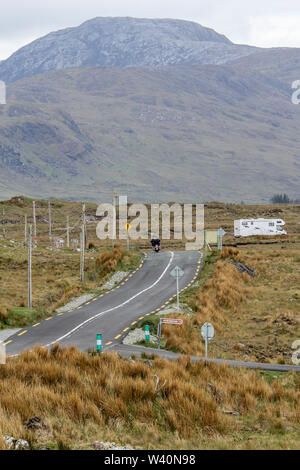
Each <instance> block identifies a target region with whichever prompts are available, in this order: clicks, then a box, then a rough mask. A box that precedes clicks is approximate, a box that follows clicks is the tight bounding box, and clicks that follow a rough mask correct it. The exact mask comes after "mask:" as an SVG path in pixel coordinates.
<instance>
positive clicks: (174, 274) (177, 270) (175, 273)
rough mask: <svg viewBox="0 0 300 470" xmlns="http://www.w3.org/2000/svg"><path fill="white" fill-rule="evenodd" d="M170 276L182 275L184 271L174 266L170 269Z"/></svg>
mask: <svg viewBox="0 0 300 470" xmlns="http://www.w3.org/2000/svg"><path fill="white" fill-rule="evenodd" d="M171 276H173V277H183V276H184V271H183V270H182V269H181V268H180V267H179V266H176V268H174V269H173V271H171Z"/></svg>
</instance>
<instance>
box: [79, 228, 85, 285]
mask: <svg viewBox="0 0 300 470" xmlns="http://www.w3.org/2000/svg"><path fill="white" fill-rule="evenodd" d="M84 251H85V243H84V224H82V231H81V234H80V282H84V261H85V260H84V258H85V257H84Z"/></svg>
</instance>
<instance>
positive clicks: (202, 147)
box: [0, 50, 300, 202]
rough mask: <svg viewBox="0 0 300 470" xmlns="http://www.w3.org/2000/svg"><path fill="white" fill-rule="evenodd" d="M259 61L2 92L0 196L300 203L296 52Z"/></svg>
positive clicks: (57, 74) (42, 78) (70, 74)
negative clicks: (116, 195)
mask: <svg viewBox="0 0 300 470" xmlns="http://www.w3.org/2000/svg"><path fill="white" fill-rule="evenodd" d="M261 54H262V52H261V51H258V52H257V53H254V54H252V55H250V56H249V57H244V58H241V59H238V60H236V61H234V62H232V63H230V64H223V65H198V66H172V67H170V66H165V67H156V68H141V67H139V68H133V67H132V68H125V69H124V68H117V67H92V68H89V67H77V68H72V69H67V70H55V71H50V72H47V73H44V74H42V75H38V76H34V77H31V78H24V79H22V80H19V81H16V82H15V83H11V84H9V86H8V103H7V105H6V106H1V107H0V193H1V194H2V195H3V196H4V195H5V196H11V195H15V194H16V193H25V194H26V195H29V196H34V197H38V196H43V197H53V196H54V197H61V198H68V199H73V200H75V199H77V200H80V199H89V200H93V201H108V200H110V199H111V194H112V190H113V188H116V189H118V190H119V191H120V192H121V193H123V194H128V196H129V197H130V198H131V199H133V200H139V201H145V200H148V201H157V200H160V201H170V200H178V201H183V202H184V201H201V200H215V199H217V200H226V201H237V202H240V201H241V200H244V201H245V202H264V201H268V200H269V198H270V197H271V196H272V195H273V194H274V193H278V192H280V193H283V192H286V193H288V194H289V195H290V197H293V198H296V197H299V186H300V137H299V122H300V107H299V106H295V105H292V104H291V85H290V84H291V82H292V81H293V80H295V79H296V78H297V77H296V75H295V74H296V69H295V67H294V66H293V63H294V61H295V60H296V59H297V58H299V54H300V51H299V50H291V51H289V50H278V51H277V50H271V51H269V52H268V54H267V53H266V54H265V53H263V58H262V57H261ZM274 54H275V56H276V57H277V60H278V61H279V64H278V63H277V62H276V61H275V60H274V59H273V56H274ZM289 55H290V59H289ZM249 64H251V65H249ZM283 68H284V69H283ZM279 69H280V70H281V74H280V76H278V70H279ZM298 78H300V77H298Z"/></svg>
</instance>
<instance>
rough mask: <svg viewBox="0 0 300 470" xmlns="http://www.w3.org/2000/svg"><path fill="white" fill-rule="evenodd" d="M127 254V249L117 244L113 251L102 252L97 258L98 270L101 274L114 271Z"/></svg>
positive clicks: (104, 274)
mask: <svg viewBox="0 0 300 470" xmlns="http://www.w3.org/2000/svg"><path fill="white" fill-rule="evenodd" d="M124 255H125V250H124V249H123V248H121V247H120V246H119V245H117V246H116V247H115V248H114V249H113V250H112V251H106V252H104V253H102V254H101V255H100V256H98V258H97V259H96V271H97V273H98V274H99V275H101V276H106V275H107V274H109V273H111V272H112V271H114V270H115V269H116V267H117V265H118V263H119V262H120V261H122V259H123V257H124Z"/></svg>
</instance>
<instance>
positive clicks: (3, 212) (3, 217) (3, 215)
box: [2, 207, 6, 238]
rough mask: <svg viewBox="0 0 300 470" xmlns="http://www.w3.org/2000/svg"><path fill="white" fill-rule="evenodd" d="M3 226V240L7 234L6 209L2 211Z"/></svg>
mask: <svg viewBox="0 0 300 470" xmlns="http://www.w3.org/2000/svg"><path fill="white" fill-rule="evenodd" d="M2 226H3V238H5V237H6V232H5V209H4V207H3V209H2Z"/></svg>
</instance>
